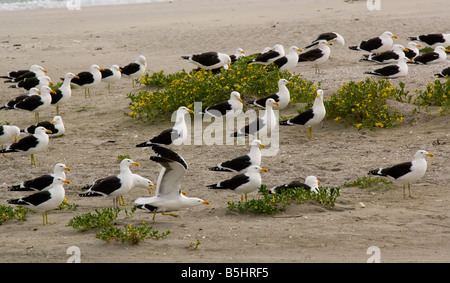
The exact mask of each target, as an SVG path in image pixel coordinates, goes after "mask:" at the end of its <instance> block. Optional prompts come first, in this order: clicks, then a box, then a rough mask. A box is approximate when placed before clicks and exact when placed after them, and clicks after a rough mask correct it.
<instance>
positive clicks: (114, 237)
mask: <svg viewBox="0 0 450 283" xmlns="http://www.w3.org/2000/svg"><path fill="white" fill-rule="evenodd" d="M169 234H170V231H166V232H162V233H159V232H158V231H156V230H153V226H148V225H147V224H145V223H143V226H140V227H138V226H134V225H131V224H129V225H125V226H124V229H120V228H117V227H104V228H103V231H102V232H100V233H97V234H95V237H96V238H97V239H101V240H104V241H106V242H108V243H109V242H110V241H120V242H121V243H122V244H124V243H131V244H133V245H136V244H139V243H140V242H141V241H144V240H145V239H150V238H153V239H156V240H158V239H161V238H165V237H167V236H168V235H169Z"/></svg>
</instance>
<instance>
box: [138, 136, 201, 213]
mask: <svg viewBox="0 0 450 283" xmlns="http://www.w3.org/2000/svg"><path fill="white" fill-rule="evenodd" d="M151 147H152V149H153V151H154V152H155V153H156V154H157V156H151V157H150V160H152V161H154V162H157V163H158V164H159V165H160V166H161V167H162V168H161V171H160V173H159V176H158V181H157V183H156V192H155V196H153V197H146V198H138V199H136V200H135V201H134V204H135V205H136V206H137V207H138V208H142V209H146V210H149V211H153V212H154V213H153V220H155V215H156V213H157V212H161V213H162V214H163V215H170V216H174V217H177V216H178V215H176V214H169V213H166V212H169V211H174V210H180V209H183V208H188V207H195V206H198V205H201V204H209V201H205V200H203V199H200V198H196V197H186V196H185V195H184V194H183V193H181V192H180V183H181V179H182V178H183V177H184V175H185V174H186V170H187V169H188V166H187V164H186V162H185V160H184V159H183V157H181V155H179V154H178V153H176V152H174V151H172V150H170V149H168V148H165V147H162V146H159V145H156V144H153V145H152V146H151Z"/></svg>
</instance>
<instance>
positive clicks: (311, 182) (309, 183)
mask: <svg viewBox="0 0 450 283" xmlns="http://www.w3.org/2000/svg"><path fill="white" fill-rule="evenodd" d="M319 184H320V181H319V180H318V179H317V177H316V176H308V177H306V178H305V183H302V182H300V181H297V180H294V181H292V182H290V183H288V184H283V185H279V186H276V187H273V188H271V189H269V194H279V193H281V192H283V191H285V190H288V189H297V188H303V189H305V190H309V191H311V192H312V193H317V189H318V188H319Z"/></svg>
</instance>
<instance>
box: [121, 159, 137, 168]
mask: <svg viewBox="0 0 450 283" xmlns="http://www.w3.org/2000/svg"><path fill="white" fill-rule="evenodd" d="M131 165H134V166H139V163H137V162H134V161H133V160H131V159H129V158H125V159H124V160H122V161H121V162H120V166H121V167H122V166H126V167H130V166H131Z"/></svg>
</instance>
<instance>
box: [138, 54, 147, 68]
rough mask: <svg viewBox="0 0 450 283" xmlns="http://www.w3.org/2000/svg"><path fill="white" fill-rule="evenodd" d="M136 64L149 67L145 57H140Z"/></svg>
mask: <svg viewBox="0 0 450 283" xmlns="http://www.w3.org/2000/svg"><path fill="white" fill-rule="evenodd" d="M136 63H138V64H139V65H144V66H147V61H146V59H145V56H144V55H140V56H139V57H137V59H136Z"/></svg>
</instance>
